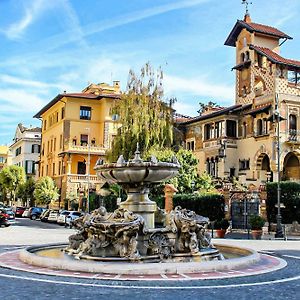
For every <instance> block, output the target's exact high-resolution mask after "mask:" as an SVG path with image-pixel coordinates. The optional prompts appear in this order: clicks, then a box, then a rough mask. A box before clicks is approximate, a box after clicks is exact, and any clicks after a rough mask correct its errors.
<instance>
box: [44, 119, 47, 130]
mask: <svg viewBox="0 0 300 300" xmlns="http://www.w3.org/2000/svg"><path fill="white" fill-rule="evenodd" d="M46 129H47V120H44V130H46Z"/></svg>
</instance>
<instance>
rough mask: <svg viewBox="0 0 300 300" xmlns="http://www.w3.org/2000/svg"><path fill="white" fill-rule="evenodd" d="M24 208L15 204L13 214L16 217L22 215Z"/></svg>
mask: <svg viewBox="0 0 300 300" xmlns="http://www.w3.org/2000/svg"><path fill="white" fill-rule="evenodd" d="M25 210H26V207H23V206H17V207H16V209H15V215H16V217H22V215H23V213H24V211H25Z"/></svg>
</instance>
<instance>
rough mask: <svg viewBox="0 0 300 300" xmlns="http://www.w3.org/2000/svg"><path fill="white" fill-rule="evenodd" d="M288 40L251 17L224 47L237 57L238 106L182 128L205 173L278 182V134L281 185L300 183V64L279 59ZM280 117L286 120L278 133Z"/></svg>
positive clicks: (205, 115)
mask: <svg viewBox="0 0 300 300" xmlns="http://www.w3.org/2000/svg"><path fill="white" fill-rule="evenodd" d="M289 39H291V37H290V36H288V35H287V34H285V33H283V32H281V31H280V30H278V29H276V28H274V27H270V26H267V25H262V24H257V23H254V22H252V20H251V18H250V16H249V14H246V15H245V17H244V19H243V20H238V21H237V22H236V24H235V25H234V27H233V29H232V31H231V32H230V34H229V36H228V38H227V39H226V41H225V45H227V46H231V47H234V48H235V51H236V63H235V66H234V67H233V70H235V72H236V97H235V98H236V99H235V103H234V104H233V105H232V106H230V107H225V108H224V107H223V108H210V109H208V110H207V111H205V112H203V113H202V114H201V115H199V116H198V117H195V118H190V119H188V120H186V119H185V120H182V122H180V123H179V127H180V128H182V131H183V132H184V133H185V145H186V148H187V149H191V150H192V151H194V153H195V154H196V156H197V157H198V158H199V171H200V172H203V171H204V170H206V171H207V172H208V173H209V174H211V175H212V176H214V177H216V178H222V179H225V178H230V177H236V178H238V180H239V181H240V182H242V183H243V184H246V185H247V186H250V185H254V186H257V187H258V186H260V185H261V184H264V183H265V182H266V181H272V180H277V178H278V171H277V170H278V163H277V161H278V156H277V155H278V148H277V145H278V144H277V141H278V140H277V136H278V134H279V136H280V156H279V161H280V165H279V168H280V175H281V179H288V180H300V163H299V161H300V134H299V132H300V131H299V128H300V61H297V60H292V59H287V58H284V57H282V56H281V55H280V50H281V47H282V46H281V45H282V44H283V43H284V42H285V41H287V40H289ZM277 113H279V114H280V115H281V116H282V118H281V119H280V120H281V121H280V126H279V127H280V128H279V131H278V130H277V123H276V122H274V116H275V115H276V114H277ZM272 120H273V122H272ZM275 121H276V120H275Z"/></svg>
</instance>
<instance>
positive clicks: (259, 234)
mask: <svg viewBox="0 0 300 300" xmlns="http://www.w3.org/2000/svg"><path fill="white" fill-rule="evenodd" d="M262 232H263V231H262V229H257V230H254V229H252V230H251V234H252V238H253V240H261V237H262Z"/></svg>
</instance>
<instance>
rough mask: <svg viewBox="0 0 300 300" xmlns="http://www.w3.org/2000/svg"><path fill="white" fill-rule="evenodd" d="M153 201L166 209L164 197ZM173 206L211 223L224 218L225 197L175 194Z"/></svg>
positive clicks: (219, 195)
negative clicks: (190, 211) (195, 214)
mask: <svg viewBox="0 0 300 300" xmlns="http://www.w3.org/2000/svg"><path fill="white" fill-rule="evenodd" d="M152 200H155V201H156V203H157V205H158V206H159V207H160V208H164V203H165V200H164V197H163V196H160V197H157V198H155V199H152ZM173 205H174V207H176V206H181V207H182V208H186V209H189V210H193V211H194V212H195V213H197V214H199V215H201V216H204V217H208V218H209V219H210V220H211V221H213V220H217V219H218V220H220V219H222V218H224V197H223V196H222V195H221V194H175V195H174V198H173Z"/></svg>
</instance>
